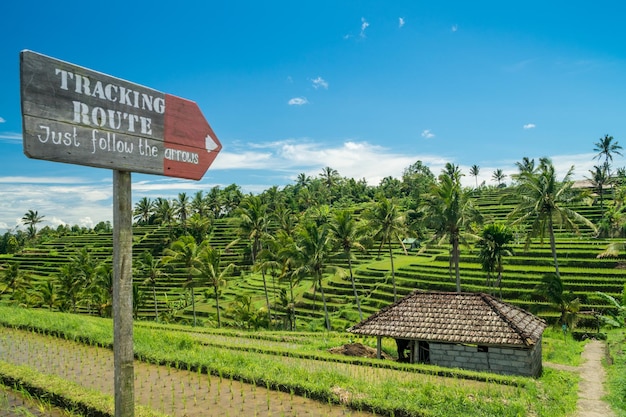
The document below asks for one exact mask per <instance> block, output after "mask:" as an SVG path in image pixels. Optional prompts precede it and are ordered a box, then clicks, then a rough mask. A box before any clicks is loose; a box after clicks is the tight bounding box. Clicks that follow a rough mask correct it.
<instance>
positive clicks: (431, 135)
mask: <svg viewBox="0 0 626 417" xmlns="http://www.w3.org/2000/svg"><path fill="white" fill-rule="evenodd" d="M422 137H423V138H425V139H431V138H434V137H435V134H434V133H433V132H431V131H430V130H429V129H426V130H424V131H423V132H422Z"/></svg>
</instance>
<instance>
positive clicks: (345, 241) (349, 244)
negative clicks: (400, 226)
mask: <svg viewBox="0 0 626 417" xmlns="http://www.w3.org/2000/svg"><path fill="white" fill-rule="evenodd" d="M329 229H330V232H331V235H332V236H333V239H334V241H335V243H336V244H337V246H339V247H340V248H341V249H342V250H343V253H344V255H345V257H346V259H348V270H349V271H350V282H351V283H352V292H353V293H354V300H355V302H356V307H357V309H358V310H359V319H360V320H361V321H363V312H362V311H361V303H360V302H359V293H358V292H357V290H356V285H355V283H354V275H353V274H352V258H353V256H354V255H353V254H352V251H353V250H354V249H360V250H365V247H364V246H363V245H362V244H361V243H360V242H359V240H360V239H361V238H362V237H363V229H361V228H359V227H358V225H357V222H356V221H355V220H354V218H353V217H352V215H351V214H350V212H349V211H347V210H340V211H337V212H336V213H335V214H334V216H333V218H332V221H331V222H330V224H329Z"/></svg>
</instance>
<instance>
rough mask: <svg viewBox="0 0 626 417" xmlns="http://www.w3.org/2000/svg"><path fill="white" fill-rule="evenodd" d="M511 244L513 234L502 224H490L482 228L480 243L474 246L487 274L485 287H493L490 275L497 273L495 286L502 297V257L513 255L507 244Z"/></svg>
mask: <svg viewBox="0 0 626 417" xmlns="http://www.w3.org/2000/svg"><path fill="white" fill-rule="evenodd" d="M511 242H513V232H511V230H510V229H509V228H508V227H507V226H506V225H504V224H501V223H491V224H488V225H487V226H485V227H484V228H483V231H482V236H481V239H480V241H478V243H477V244H476V246H477V247H478V248H480V253H479V255H478V258H479V259H480V263H481V265H482V267H483V270H484V271H486V272H487V286H493V283H492V282H491V274H492V273H493V272H497V273H498V277H497V279H496V285H497V286H498V288H500V297H502V270H503V268H502V257H503V256H511V255H513V249H512V248H511V246H509V244H510V243H511Z"/></svg>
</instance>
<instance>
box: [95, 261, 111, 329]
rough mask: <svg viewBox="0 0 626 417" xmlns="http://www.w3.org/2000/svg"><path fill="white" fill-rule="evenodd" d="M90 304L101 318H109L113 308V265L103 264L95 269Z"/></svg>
mask: <svg viewBox="0 0 626 417" xmlns="http://www.w3.org/2000/svg"><path fill="white" fill-rule="evenodd" d="M91 296H92V302H93V304H94V305H95V306H96V309H97V310H98V314H99V315H100V316H103V317H110V316H111V314H112V308H113V265H112V264H110V263H108V262H103V263H101V264H99V265H98V266H97V267H96V273H95V278H94V282H93V288H92V289H91Z"/></svg>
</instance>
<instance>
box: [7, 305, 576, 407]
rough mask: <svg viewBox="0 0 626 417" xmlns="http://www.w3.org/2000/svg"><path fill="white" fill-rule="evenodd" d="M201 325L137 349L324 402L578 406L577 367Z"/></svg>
mask: <svg viewBox="0 0 626 417" xmlns="http://www.w3.org/2000/svg"><path fill="white" fill-rule="evenodd" d="M0 317H1V320H2V324H3V325H4V326H9V327H14V328H22V329H26V330H31V331H34V332H37V333H46V334H50V335H59V336H62V337H65V338H67V339H69V340H77V341H81V342H83V343H86V344H89V345H100V346H110V345H111V343H112V339H111V337H112V336H111V335H112V331H111V329H112V323H111V321H110V320H109V319H99V318H95V317H86V316H78V315H71V314H62V313H49V312H45V311H32V310H26V309H15V308H6V307H2V308H0ZM196 329H197V328H196ZM198 330H202V331H199V332H198V331H193V332H192V331H190V328H188V327H174V328H170V326H164V325H157V324H149V323H145V324H143V325H138V326H136V328H135V354H136V356H137V357H138V358H140V359H142V360H145V361H149V362H153V363H160V364H164V365H167V367H175V368H179V369H185V370H190V371H192V372H196V373H197V372H200V373H210V374H213V375H216V376H219V377H221V378H225V379H231V378H232V379H235V380H243V381H245V382H248V383H252V384H256V385H259V386H263V387H268V388H272V389H275V390H281V391H284V392H293V393H295V394H298V395H304V396H306V397H308V398H314V399H317V400H320V401H322V402H330V403H340V401H341V402H343V403H345V404H346V405H349V406H350V407H351V408H354V409H356V410H359V409H361V410H372V411H376V413H377V414H380V415H392V413H393V415H407V416H421V415H429V416H449V415H464V414H465V415H466V414H468V413H469V414H471V415H482V416H508V415H510V416H521V415H550V416H560V415H566V413H568V412H571V411H572V410H573V409H574V407H575V401H576V385H577V384H576V380H577V377H576V376H574V375H573V374H571V373H568V372H562V371H554V370H550V369H546V370H545V372H544V375H543V376H542V377H541V378H540V379H539V380H535V379H532V378H522V377H507V376H499V375H494V374H484V373H476V372H467V371H461V370H451V369H443V368H437V367H434V366H425V365H422V366H419V365H408V364H400V363H397V362H393V361H384V362H382V366H381V362H380V361H379V360H373V359H365V358H350V357H344V356H339V355H332V354H330V353H328V352H327V351H326V350H327V349H328V348H329V347H331V346H337V345H340V344H342V343H345V342H346V340H345V337H346V336H345V335H343V334H339V333H326V334H325V336H324V337H323V338H320V337H319V336H320V335H319V334H317V333H301V332H299V333H294V332H271V333H269V332H267V333H242V332H233V331H232V330H221V331H217V330H209V329H198ZM548 337H549V336H548ZM16 349H18V350H19V349H20V347H19V346H16ZM333 358H335V359H333ZM0 363H2V362H0ZM398 371H402V372H398ZM2 372H4V370H3V371H2ZM7 372H9V371H7ZM20 373H24V374H28V371H27V370H20ZM37 377H38V376H37ZM47 383H50V381H48V382H47ZM55 384H56V383H55ZM58 385H59V386H61V387H67V386H68V384H63V383H59V384H58ZM442 387H444V388H443V389H442ZM68 389H69V388H68ZM71 389H73V388H71ZM338 392H341V393H342V397H341V398H340V396H339V395H338ZM68 395H72V394H71V393H69V394H68ZM89 398H94V401H96V400H97V398H96V397H93V396H90V397H89ZM97 401H99V400H97Z"/></svg>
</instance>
